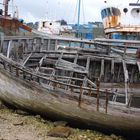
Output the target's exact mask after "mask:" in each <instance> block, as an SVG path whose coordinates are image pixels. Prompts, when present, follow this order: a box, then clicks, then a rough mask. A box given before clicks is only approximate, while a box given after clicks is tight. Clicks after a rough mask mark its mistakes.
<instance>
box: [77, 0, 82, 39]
mask: <svg viewBox="0 0 140 140" xmlns="http://www.w3.org/2000/svg"><path fill="white" fill-rule="evenodd" d="M80 12H81V0H78V19H77V37H79V27H80Z"/></svg>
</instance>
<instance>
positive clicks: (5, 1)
mask: <svg viewBox="0 0 140 140" xmlns="http://www.w3.org/2000/svg"><path fill="white" fill-rule="evenodd" d="M9 1H10V0H4V1H3V4H4V16H5V17H6V16H8V3H9Z"/></svg>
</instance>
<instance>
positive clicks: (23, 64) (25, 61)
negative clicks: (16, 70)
mask: <svg viewBox="0 0 140 140" xmlns="http://www.w3.org/2000/svg"><path fill="white" fill-rule="evenodd" d="M31 56H32V53H30V54H29V55H28V57H27V58H26V59H25V60H24V62H23V63H22V66H25V64H26V63H27V61H28V60H29V59H30V57H31Z"/></svg>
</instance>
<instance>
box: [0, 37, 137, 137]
mask: <svg viewBox="0 0 140 140" xmlns="http://www.w3.org/2000/svg"><path fill="white" fill-rule="evenodd" d="M115 42H116V40H109V39H108V40H105V39H96V40H94V41H87V40H77V39H67V38H60V37H53V38H51V37H50V38H49V37H33V36H32V37H17V36H16V37H14V36H13V37H5V38H1V42H0V52H1V53H0V100H2V101H3V102H5V103H8V104H10V105H13V106H15V107H17V108H22V109H26V110H29V111H33V112H36V113H40V114H42V115H44V116H49V117H51V118H55V119H61V120H66V121H71V122H75V123H77V124H78V123H80V124H81V125H83V126H84V125H87V126H89V127H92V128H97V129H102V130H107V131H108V132H118V133H121V134H129V135H135V136H136V135H139V133H140V59H139V58H137V56H136V54H134V53H133V54H131V53H127V49H130V48H133V49H135V50H136V51H137V50H138V49H140V47H139V45H140V41H129V42H128V41H119V40H118V44H119V45H118V46H117V45H116V44H115ZM126 44H127V45H126ZM120 46H121V48H120ZM116 48H120V51H121V52H120V51H117V52H116V51H115V49H116ZM122 52H123V53H122ZM130 132H131V133H130Z"/></svg>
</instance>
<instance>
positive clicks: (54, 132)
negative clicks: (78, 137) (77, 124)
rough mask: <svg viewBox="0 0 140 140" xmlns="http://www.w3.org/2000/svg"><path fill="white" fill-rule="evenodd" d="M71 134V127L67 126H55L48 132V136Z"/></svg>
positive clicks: (64, 136) (67, 135)
mask: <svg viewBox="0 0 140 140" xmlns="http://www.w3.org/2000/svg"><path fill="white" fill-rule="evenodd" d="M70 134H71V129H70V128H68V127H63V126H57V127H55V128H53V129H52V130H50V131H49V132H48V136H52V137H61V138H67V137H69V135H70Z"/></svg>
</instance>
